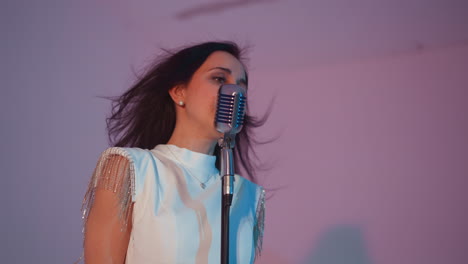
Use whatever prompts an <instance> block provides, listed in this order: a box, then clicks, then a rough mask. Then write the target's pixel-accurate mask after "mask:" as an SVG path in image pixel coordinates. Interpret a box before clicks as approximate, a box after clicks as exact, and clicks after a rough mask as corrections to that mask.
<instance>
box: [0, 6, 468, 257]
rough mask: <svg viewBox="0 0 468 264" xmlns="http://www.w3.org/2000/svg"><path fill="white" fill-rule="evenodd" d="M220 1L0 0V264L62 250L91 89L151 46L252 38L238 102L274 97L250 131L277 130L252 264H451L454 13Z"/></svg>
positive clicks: (77, 187)
mask: <svg viewBox="0 0 468 264" xmlns="http://www.w3.org/2000/svg"><path fill="white" fill-rule="evenodd" d="M234 2H235V1H234ZM234 2H230V1H224V2H222V1H204V2H203V3H201V4H200V3H199V2H198V1H188V0H186V1H178V2H177V3H175V2H169V1H166V2H151V1H132V3H128V1H81V2H76V1H75V2H72V1H52V0H46V1H40V2H38V1H14V2H13V1H6V2H2V3H1V8H0V22H1V23H0V27H1V29H2V34H1V36H2V41H1V42H0V43H1V44H0V45H1V46H0V47H1V49H0V52H1V58H2V63H1V67H2V68H1V71H0V76H1V80H2V94H1V97H0V98H1V99H0V100H1V101H0V103H1V104H0V105H1V111H0V113H1V117H2V126H1V137H2V139H3V140H2V143H1V147H2V149H4V152H3V155H2V159H1V163H0V164H1V168H2V180H3V182H4V184H2V187H3V191H2V192H0V198H1V199H2V201H3V206H4V207H3V210H2V213H1V217H0V229H1V234H2V236H1V240H0V242H1V249H0V253H1V254H0V256H1V258H2V262H4V263H72V262H73V261H74V260H76V259H77V258H78V257H79V256H80V254H81V243H82V235H81V218H80V211H79V209H80V205H81V200H82V197H83V195H84V191H85V188H86V185H87V183H88V180H89V177H90V175H91V173H92V170H93V168H94V166H95V164H96V161H97V158H98V155H99V154H100V152H101V151H103V150H104V149H105V148H106V147H107V138H106V135H105V122H104V118H105V116H106V115H107V114H108V113H109V110H110V105H109V102H108V101H106V100H104V99H100V98H97V96H101V95H104V96H108V95H117V94H119V93H121V92H122V91H123V90H124V89H126V88H127V87H128V86H129V84H131V83H132V81H133V80H134V78H133V75H132V68H135V69H137V70H138V69H139V68H141V67H143V66H144V65H145V63H147V62H148V61H150V60H151V58H152V57H154V55H155V54H157V53H159V50H158V47H166V48H167V47H178V46H180V45H182V44H186V43H189V42H197V41H203V40H211V39H231V40H236V41H238V42H240V43H241V44H253V47H252V48H251V50H250V53H249V54H248V57H249V58H250V61H249V63H248V66H249V69H250V76H251V84H250V89H251V93H250V101H251V106H252V109H251V110H252V111H253V112H254V113H257V114H261V113H263V112H264V111H265V110H266V109H267V106H268V103H269V102H270V100H271V99H272V98H273V96H274V95H275V94H276V101H275V105H274V108H273V111H272V113H271V117H270V120H269V123H268V124H267V125H266V126H265V127H264V128H263V129H261V130H260V131H259V136H261V137H270V136H275V135H278V134H280V135H281V137H280V138H279V139H278V140H276V141H275V142H274V143H272V144H269V145H267V146H263V147H260V148H259V152H260V154H261V156H262V157H264V158H265V159H266V160H270V161H273V162H274V168H273V170H272V171H271V172H270V173H269V174H268V175H266V176H265V177H264V179H263V182H264V185H266V186H267V187H282V188H281V189H280V190H278V191H276V192H275V195H274V196H272V197H271V198H270V199H269V200H268V203H267V219H266V230H265V241H264V254H263V255H262V258H261V259H260V261H259V262H258V263H273V264H275V263H312V264H319V263H320V264H321V263H327V264H338V263H350V264H374V263H375V264H377V263H378V264H393V263H399V264H415V263H417V264H419V263H421V264H422V263H424V264H431V263H434V264H435V263H437V264H438V263H453V264H462V263H463V264H464V263H468V227H467V223H468V213H467V208H466V205H467V204H468V195H467V194H466V188H467V186H468V185H467V183H468V180H467V174H468V138H467V135H468V119H467V114H468V102H467V101H468V74H467V72H468V71H467V70H468V41H467V40H468V30H467V29H468V28H467V27H468V26H467V25H468V4H467V3H466V2H464V1H456V0H451V1H423V0H411V1H402V0H397V1H390V0H388V1H364V0H360V1H355V2H353V3H352V4H351V2H348V1H337V0H333V1H325V0H322V1H315V2H313V3H312V2H308V1H307V2H306V1H288V2H283V1H263V2H262V1H259V2H257V1H250V2H249V1H247V2H239V3H237V2H236V3H234ZM230 3H233V4H230ZM213 4H214V5H213ZM200 5H201V7H200ZM200 10H201V11H200ZM181 14H184V16H182V15H181ZM187 14H188V15H187ZM5 182H6V184H5Z"/></svg>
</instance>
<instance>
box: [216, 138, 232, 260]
mask: <svg viewBox="0 0 468 264" xmlns="http://www.w3.org/2000/svg"><path fill="white" fill-rule="evenodd" d="M218 145H219V146H220V147H221V153H220V158H221V166H220V168H221V170H220V175H221V177H222V186H221V188H222V189H221V196H222V198H221V264H229V213H230V209H231V203H232V195H233V193H234V156H233V153H232V149H233V148H234V145H235V135H231V134H224V138H221V139H219V140H218Z"/></svg>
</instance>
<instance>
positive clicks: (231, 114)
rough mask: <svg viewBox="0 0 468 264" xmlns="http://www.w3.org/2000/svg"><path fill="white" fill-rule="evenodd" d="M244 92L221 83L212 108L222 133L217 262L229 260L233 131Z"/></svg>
mask: <svg viewBox="0 0 468 264" xmlns="http://www.w3.org/2000/svg"><path fill="white" fill-rule="evenodd" d="M246 100H247V92H246V89H245V88H244V87H242V86H239V85H235V84H224V85H222V86H221V87H220V88H219V92H218V106H217V109H216V118H215V124H216V129H217V130H218V131H219V132H221V133H223V134H224V135H223V137H222V138H220V139H219V140H218V145H219V146H220V147H221V152H220V165H221V166H220V170H219V174H220V176H221V177H222V187H221V188H222V191H221V197H222V198H221V207H222V210H221V263H222V264H227V263H229V211H230V206H231V203H232V196H233V193H234V173H235V172H234V155H233V153H232V149H233V148H234V146H235V144H236V134H237V133H239V132H240V131H241V129H242V126H243V124H244V115H245V112H246V104H247V102H246Z"/></svg>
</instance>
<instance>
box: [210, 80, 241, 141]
mask: <svg viewBox="0 0 468 264" xmlns="http://www.w3.org/2000/svg"><path fill="white" fill-rule="evenodd" d="M246 95H247V92H246V90H245V88H244V87H242V86H239V85H236V84H224V85H222V86H221V87H220V88H219V92H218V106H217V109H216V120H215V122H216V129H217V130H218V131H219V132H221V133H224V134H228V135H235V134H237V133H239V132H240V131H241V129H242V125H243V124H244V115H245V107H246V100H247V97H246Z"/></svg>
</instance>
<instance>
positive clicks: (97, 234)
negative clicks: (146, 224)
mask: <svg viewBox="0 0 468 264" xmlns="http://www.w3.org/2000/svg"><path fill="white" fill-rule="evenodd" d="M117 203H118V198H117V195H116V193H114V192H113V191H111V190H105V189H99V190H97V191H96V194H95V200H94V205H93V209H92V210H91V211H90V213H89V216H88V220H87V222H86V225H85V228H86V229H85V230H86V233H85V240H84V251H85V255H84V258H85V263H86V264H110V263H112V264H114V263H118V264H123V263H124V262H125V256H126V253H127V247H128V241H129V239H130V232H131V230H132V224H131V220H130V221H127V223H128V224H127V225H126V226H124V224H123V222H122V220H121V219H119V217H118V215H119V212H118V210H119V209H118V208H119V207H118V206H115V204H117ZM131 207H133V205H132V206H131ZM131 209H132V208H130V213H129V216H130V219H131V215H132V212H131V211H132V210H131ZM122 228H123V230H122Z"/></svg>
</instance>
